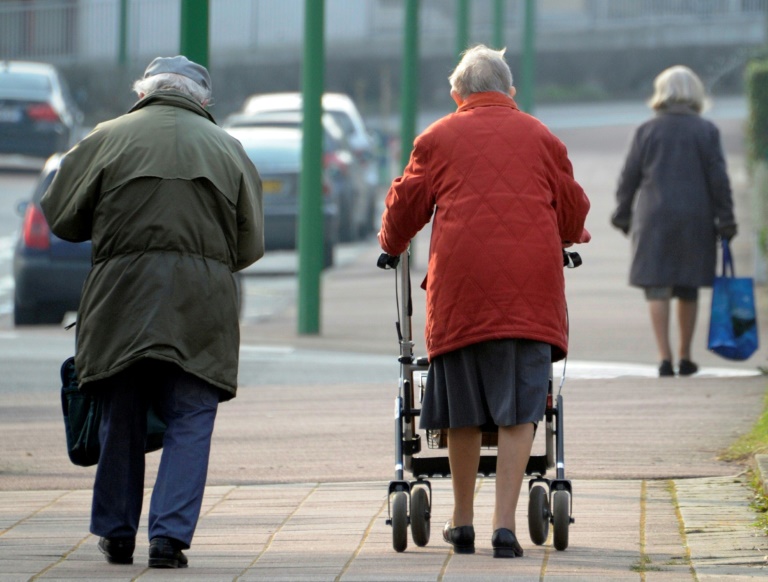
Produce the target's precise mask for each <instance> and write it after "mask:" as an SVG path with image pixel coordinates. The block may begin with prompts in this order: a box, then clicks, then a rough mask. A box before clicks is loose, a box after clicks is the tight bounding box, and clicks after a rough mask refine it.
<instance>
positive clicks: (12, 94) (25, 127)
mask: <svg viewBox="0 0 768 582" xmlns="http://www.w3.org/2000/svg"><path fill="white" fill-rule="evenodd" d="M82 120H83V114H82V113H81V112H80V110H79V109H78V107H77V105H75V102H74V100H73V99H72V96H71V95H70V93H69V90H68V89H67V85H66V82H65V81H64V78H63V77H62V76H61V75H60V74H59V72H58V71H57V69H56V68H55V67H54V66H52V65H48V64H45V63H29V62H23V61H0V154H19V155H24V156H32V157H38V158H47V157H48V156H50V155H51V154H54V153H57V152H63V151H66V150H68V149H69V148H70V147H71V146H72V145H74V143H75V142H76V141H77V140H78V139H79V138H80V134H81V132H82V125H81V124H82Z"/></svg>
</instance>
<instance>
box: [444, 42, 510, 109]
mask: <svg viewBox="0 0 768 582" xmlns="http://www.w3.org/2000/svg"><path fill="white" fill-rule="evenodd" d="M505 50H506V49H501V50H500V51H497V50H493V49H490V48H488V47H487V46H485V45H482V44H480V45H477V46H475V47H472V48H470V49H467V50H466V51H464V53H462V56H461V61H459V64H458V65H456V68H455V69H454V70H453V73H451V76H450V77H448V80H449V81H450V82H451V90H452V91H456V93H458V94H459V96H460V97H461V98H462V99H466V98H467V97H469V96H470V95H471V94H472V93H483V92H485V91H497V92H499V93H504V94H505V95H508V94H509V89H510V87H512V71H510V70H509V65H507V62H506V61H505V60H504V51H505Z"/></svg>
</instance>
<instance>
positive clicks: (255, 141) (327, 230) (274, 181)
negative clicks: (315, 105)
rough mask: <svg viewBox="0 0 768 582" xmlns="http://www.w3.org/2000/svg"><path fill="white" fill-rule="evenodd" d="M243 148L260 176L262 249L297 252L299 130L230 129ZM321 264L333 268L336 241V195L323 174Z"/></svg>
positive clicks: (337, 225)
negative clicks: (262, 219)
mask: <svg viewBox="0 0 768 582" xmlns="http://www.w3.org/2000/svg"><path fill="white" fill-rule="evenodd" d="M227 131H228V132H229V133H230V134H231V135H232V136H233V137H234V138H236V139H237V140H239V141H240V143H241V144H243V148H244V149H245V153H246V154H247V155H248V157H249V158H250V159H251V161H252V162H253V163H254V165H255V166H256V169H257V170H258V171H259V175H260V176H261V181H262V186H263V191H264V245H265V247H266V249H267V250H270V249H295V248H297V242H298V232H297V228H298V225H299V187H300V176H301V155H302V153H301V137H302V132H301V129H299V128H296V127H230V128H227ZM320 194H321V195H322V197H323V205H322V208H323V264H324V266H325V267H330V266H332V265H333V253H334V248H335V246H336V241H337V239H338V229H339V207H338V192H336V191H335V190H334V188H333V182H332V181H331V180H330V179H329V176H328V171H327V170H326V172H325V175H324V179H323V192H322V193H320Z"/></svg>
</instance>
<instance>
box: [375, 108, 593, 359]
mask: <svg viewBox="0 0 768 582" xmlns="http://www.w3.org/2000/svg"><path fill="white" fill-rule="evenodd" d="M479 95H481V96H486V95H492V94H479ZM486 101H488V100H486ZM475 103H477V102H475ZM483 103H484V104H483V105H482V106H475V107H472V106H471V105H472V102H471V101H470V103H469V105H470V107H467V105H465V106H464V107H462V109H460V110H459V112H458V113H456V114H453V115H451V116H448V117H447V118H444V119H443V120H441V121H438V122H437V123H436V124H434V125H433V126H432V127H430V128H429V129H428V130H427V131H426V132H425V133H424V134H422V136H420V137H419V138H418V139H417V142H416V147H415V150H414V154H413V155H412V159H411V163H410V164H409V166H408V168H406V172H405V174H404V176H403V178H402V179H401V180H399V181H397V182H396V183H395V184H393V186H392V188H391V190H390V192H389V194H388V197H387V211H386V212H385V216H384V219H383V226H382V233H381V241H382V246H383V247H384V248H385V250H390V249H388V247H387V245H388V244H394V245H397V244H403V243H404V246H405V245H407V242H408V241H409V240H410V238H412V237H413V236H414V235H415V233H416V232H417V231H418V230H419V229H420V228H421V227H422V226H423V224H424V223H425V222H424V221H423V217H424V212H423V211H416V212H415V213H414V212H413V209H423V208H424V207H425V206H426V207H429V206H430V205H434V206H435V207H436V210H435V217H434V224H433V229H432V241H431V246H430V263H429V273H428V284H427V299H428V301H427V334H426V336H427V349H428V351H429V354H430V356H431V357H434V356H435V355H439V354H440V353H444V352H447V351H451V350H454V349H457V348H459V347H462V346H464V345H469V344H471V343H476V342H478V341H484V340H487V339H493V338H504V337H525V338H530V339H537V340H540V341H546V342H548V343H551V344H553V345H555V346H557V347H558V348H559V349H560V351H562V352H563V353H564V352H565V351H566V350H567V333H566V319H565V298H564V280H563V273H562V256H561V251H560V247H561V244H560V241H561V236H563V239H562V240H578V238H577V237H578V236H580V234H581V230H582V228H583V221H584V218H585V216H586V212H587V209H588V206H589V203H588V201H587V200H586V196H585V195H584V193H583V191H582V190H581V188H580V187H579V186H578V184H576V182H575V181H574V180H573V177H572V175H570V163H569V162H567V158H566V157H565V148H564V147H563V146H562V144H560V142H559V141H558V140H557V139H556V138H554V136H552V135H551V134H550V133H549V132H548V130H546V128H544V126H543V125H541V124H540V123H539V122H538V121H536V120H535V119H533V118H532V117H530V116H527V115H525V114H523V113H520V112H519V111H517V110H516V109H513V108H511V107H510V105H511V104H512V101H511V100H509V99H507V98H505V97H503V96H501V95H498V96H495V95H492V97H491V99H490V101H489V102H488V106H486V105H485V103H486V102H483ZM561 158H565V160H563V159H561ZM558 184H560V185H564V187H563V186H560V187H558V190H557V192H555V190H554V187H555V185H558ZM561 196H566V197H568V198H569V200H568V202H569V204H566V205H565V207H575V208H577V209H580V214H581V215H580V216H577V217H575V219H572V222H573V224H572V225H569V228H570V229H571V230H578V233H571V232H563V230H564V229H563V226H565V225H561V224H559V222H558V215H557V212H556V205H557V201H558V198H559V197H561ZM570 198H572V199H573V200H570ZM414 214H415V216H414ZM566 230H567V229H566ZM566 235H567V236H572V237H573V238H565V236H566ZM396 239H397V240H396ZM404 246H403V248H404ZM558 355H562V354H558Z"/></svg>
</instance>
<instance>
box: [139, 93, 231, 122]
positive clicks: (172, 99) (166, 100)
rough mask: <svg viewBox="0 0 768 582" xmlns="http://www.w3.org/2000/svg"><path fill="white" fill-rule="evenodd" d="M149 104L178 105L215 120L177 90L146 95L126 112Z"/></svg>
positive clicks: (201, 107) (200, 106) (213, 120)
mask: <svg viewBox="0 0 768 582" xmlns="http://www.w3.org/2000/svg"><path fill="white" fill-rule="evenodd" d="M150 105H170V106H171V107H180V108H181V109H187V110H189V111H192V112H194V113H197V114H198V115H200V116H201V117H206V118H208V119H209V120H210V121H212V122H213V123H216V120H215V119H213V115H211V114H210V113H208V111H206V110H205V109H204V108H203V106H202V105H200V104H199V103H197V102H196V101H195V100H194V99H192V98H191V97H188V96H186V95H184V94H183V93H180V92H179V91H158V92H156V93H152V94H151V95H147V96H146V97H144V99H141V100H140V101H138V102H136V103H135V104H134V105H133V107H131V108H130V110H129V111H128V113H133V112H134V111H138V110H139V109H142V108H144V107H149V106H150Z"/></svg>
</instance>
